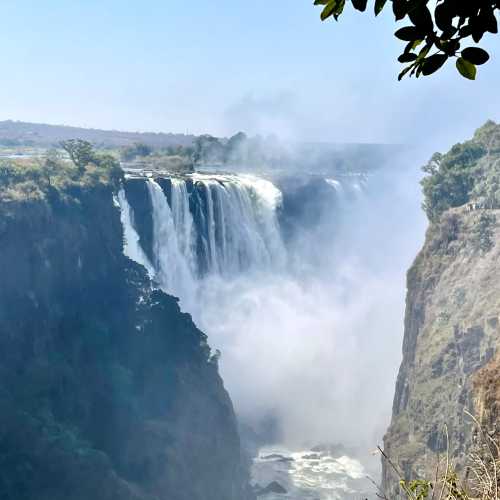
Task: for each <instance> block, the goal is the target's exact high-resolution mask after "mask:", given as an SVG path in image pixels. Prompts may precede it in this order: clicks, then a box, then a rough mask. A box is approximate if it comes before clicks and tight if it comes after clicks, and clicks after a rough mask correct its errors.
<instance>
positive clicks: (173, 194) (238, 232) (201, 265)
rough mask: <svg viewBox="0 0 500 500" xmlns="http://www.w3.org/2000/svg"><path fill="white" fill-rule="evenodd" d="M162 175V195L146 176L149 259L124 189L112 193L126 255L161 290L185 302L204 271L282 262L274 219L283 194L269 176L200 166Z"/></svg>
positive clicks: (235, 271)
mask: <svg viewBox="0 0 500 500" xmlns="http://www.w3.org/2000/svg"><path fill="white" fill-rule="evenodd" d="M169 181H170V197H169V198H168V197H167V196H166V194H165V192H164V191H163V189H162V187H161V186H160V184H159V183H158V182H157V181H156V180H154V179H152V178H149V179H147V180H145V182H146V184H147V190H148V194H149V198H150V201H151V207H152V227H153V242H152V254H153V262H149V260H148V258H147V257H146V254H145V252H144V251H143V249H142V248H141V247H140V244H139V236H138V235H137V232H136V231H135V229H133V223H132V217H133V214H132V212H131V208H130V206H129V204H128V202H127V200H126V196H125V192H124V191H123V190H121V191H120V195H119V203H120V206H121V209H122V221H123V224H124V232H125V241H126V243H125V245H126V248H127V250H126V255H128V256H129V257H130V258H132V259H133V260H136V261H137V262H139V263H140V264H142V265H144V267H146V269H147V270H148V272H149V273H150V274H151V275H152V276H154V278H155V281H156V282H157V283H158V284H159V286H160V287H161V288H162V289H163V290H165V291H166V292H168V293H171V294H173V295H176V296H179V297H180V298H181V299H182V300H184V301H185V302H186V301H187V302H188V303H187V304H185V305H192V303H193V301H194V300H195V299H194V297H195V295H196V292H197V291H198V290H199V288H200V285H201V283H202V281H203V280H204V279H205V278H208V277H213V276H217V277H224V278H229V277H231V276H233V277H234V276H238V275H239V274H241V273H242V272H247V271H248V272H252V271H260V270H263V269H266V270H269V269H274V270H280V269H283V267H284V265H285V263H286V260H287V256H286V251H285V247H284V244H283V241H282V237H281V231H280V227H279V223H278V210H279V208H280V206H281V202H282V195H281V192H280V190H279V189H278V188H277V187H276V186H274V185H273V184H272V183H271V182H270V181H267V180H264V179H259V178H256V177H254V176H250V175H207V174H193V175H191V176H186V177H184V178H175V177H172V178H170V179H169ZM169 199H170V202H169Z"/></svg>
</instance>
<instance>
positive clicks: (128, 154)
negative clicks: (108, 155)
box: [121, 142, 153, 161]
mask: <svg viewBox="0 0 500 500" xmlns="http://www.w3.org/2000/svg"><path fill="white" fill-rule="evenodd" d="M152 152H153V148H152V147H151V146H148V145H147V144H144V143H142V142H136V143H135V144H133V145H132V146H127V147H126V148H124V149H123V151H122V154H121V155H122V158H123V159H124V160H125V161H130V160H134V159H135V158H137V157H138V156H140V157H146V156H149V155H151V153H152Z"/></svg>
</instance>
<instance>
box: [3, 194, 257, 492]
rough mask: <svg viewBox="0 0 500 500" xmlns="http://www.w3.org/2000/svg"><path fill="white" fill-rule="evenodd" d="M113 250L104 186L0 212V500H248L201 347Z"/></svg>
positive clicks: (114, 234) (233, 432)
mask: <svg viewBox="0 0 500 500" xmlns="http://www.w3.org/2000/svg"><path fill="white" fill-rule="evenodd" d="M56 198H57V196H56ZM122 238H123V237H122V227H121V223H120V214H119V210H118V208H116V206H115V205H114V204H113V198H112V192H111V188H110V187H109V186H105V185H99V186H97V187H95V188H93V189H90V190H83V191H81V192H79V193H78V195H77V196H74V197H73V198H71V200H70V201H68V200H66V201H64V200H62V199H53V200H52V201H51V202H50V203H45V202H40V201H36V200H34V201H29V200H27V201H25V202H19V203H11V206H9V210H7V211H0V283H1V286H0V353H1V356H0V498H2V499H16V500H24V499H26V500H28V499H36V500H59V499H60V500H63V499H64V500H77V499H78V500H80V499H81V500H88V499H91V498H92V499H95V500H101V499H102V500H104V499H106V500H115V499H116V500H118V499H120V500H125V499H134V500H146V499H148V500H153V499H156V500H161V499H165V500H166V499H168V500H241V499H246V498H248V497H247V493H248V492H247V476H246V472H245V467H244V466H243V464H242V460H241V456H240V444H239V437H238V433H237V428H236V422H235V417H234V413H233V408H232V405H231V402H230V399H229V397H228V395H227V393H226V391H225V389H224V387H223V384H222V381H221V379H220V377H219V374H218V370H217V365H216V362H214V361H212V360H211V358H210V352H209V348H208V346H207V343H206V338H205V336H204V334H203V333H201V332H200V331H199V330H198V329H197V328H196V327H195V325H194V324H193V322H192V320H191V317H190V316H189V315H187V314H184V313H182V312H181V311H180V309H179V306H178V303H177V300H176V299H175V298H173V297H170V296H168V295H166V294H164V293H162V292H159V291H154V290H152V289H151V287H150V283H149V280H148V278H147V276H146V274H145V271H144V270H143V269H142V268H141V267H140V266H138V265H136V264H135V263H133V262H131V261H130V260H128V259H127V258H126V257H124V256H123V254H122Z"/></svg>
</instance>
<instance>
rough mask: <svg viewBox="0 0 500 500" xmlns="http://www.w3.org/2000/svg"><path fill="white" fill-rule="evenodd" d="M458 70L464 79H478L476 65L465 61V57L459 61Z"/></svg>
mask: <svg viewBox="0 0 500 500" xmlns="http://www.w3.org/2000/svg"><path fill="white" fill-rule="evenodd" d="M457 69H458V71H459V73H460V74H461V75H462V76H463V77H464V78H468V79H469V80H475V79H476V73H477V69H476V67H475V66H474V64H472V63H470V62H469V61H467V60H465V59H464V58H463V57H459V58H458V59H457Z"/></svg>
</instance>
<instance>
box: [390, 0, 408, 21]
mask: <svg viewBox="0 0 500 500" xmlns="http://www.w3.org/2000/svg"><path fill="white" fill-rule="evenodd" d="M406 8H407V5H406V0H392V11H393V12H394V17H395V18H396V21H401V19H403V18H404V17H405V16H406V14H407V10H406Z"/></svg>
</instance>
